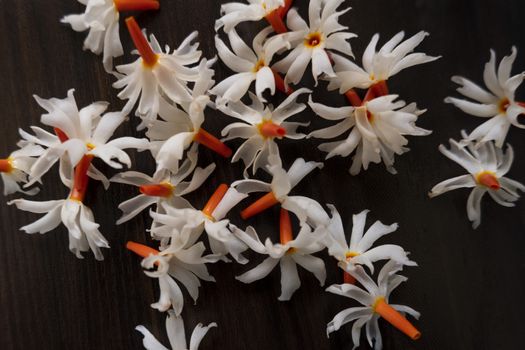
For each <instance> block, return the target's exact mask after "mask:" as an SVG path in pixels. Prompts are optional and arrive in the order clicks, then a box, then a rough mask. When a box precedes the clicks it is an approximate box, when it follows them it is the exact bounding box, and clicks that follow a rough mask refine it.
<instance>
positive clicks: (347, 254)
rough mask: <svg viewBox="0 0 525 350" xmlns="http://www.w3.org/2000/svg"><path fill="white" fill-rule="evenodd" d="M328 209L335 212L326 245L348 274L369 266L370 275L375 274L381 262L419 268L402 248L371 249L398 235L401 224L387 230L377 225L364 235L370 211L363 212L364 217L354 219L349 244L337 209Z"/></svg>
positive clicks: (388, 227) (385, 245) (358, 216)
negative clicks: (393, 233)
mask: <svg viewBox="0 0 525 350" xmlns="http://www.w3.org/2000/svg"><path fill="white" fill-rule="evenodd" d="M328 207H329V208H330V210H331V211H332V218H331V220H330V223H329V225H328V226H327V227H326V230H327V231H328V234H327V235H326V236H325V237H326V241H325V244H326V246H327V247H328V254H330V255H331V256H333V257H334V258H336V259H337V260H338V261H339V265H340V266H341V267H342V268H343V269H345V270H347V269H349V268H352V265H355V264H359V265H366V266H368V268H369V269H370V271H371V272H372V273H374V265H373V264H372V263H375V262H376V261H379V260H394V261H395V262H397V263H398V264H401V265H410V266H415V265H416V263H415V262H413V261H410V259H409V258H408V256H407V254H408V253H407V252H405V250H404V249H403V248H402V247H400V246H398V245H393V244H384V245H380V246H378V247H375V248H372V249H370V248H371V247H372V245H373V244H374V242H375V241H376V240H378V239H379V238H381V237H382V236H384V235H386V234H389V233H392V232H394V231H396V230H397V228H398V225H397V224H392V225H390V226H386V225H384V224H382V223H381V222H380V221H376V222H375V223H374V224H373V225H372V226H370V228H368V230H367V231H366V232H365V233H364V230H365V224H366V216H367V214H368V212H369V211H368V210H363V211H362V212H361V213H359V214H357V215H353V217H352V221H353V227H352V234H351V236H350V241H349V243H346V237H345V231H344V228H343V223H342V221H341V216H340V215H339V213H338V212H337V209H336V208H335V207H334V206H333V205H329V206H328ZM363 233H364V234H363Z"/></svg>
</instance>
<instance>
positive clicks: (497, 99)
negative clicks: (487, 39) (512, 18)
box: [445, 47, 525, 147]
mask: <svg viewBox="0 0 525 350" xmlns="http://www.w3.org/2000/svg"><path fill="white" fill-rule="evenodd" d="M516 55H517V50H516V48H515V47H512V53H511V55H510V56H506V57H504V58H503V59H502V60H501V62H500V64H499V67H498V71H497V73H496V54H495V53H494V51H492V50H491V51H490V61H489V62H488V63H487V64H486V65H485V70H484V72H483V80H484V82H485V85H486V86H487V88H488V89H489V91H490V92H489V91H486V90H485V89H483V88H481V87H480V86H478V85H476V84H475V83H473V82H471V81H470V80H468V79H465V78H463V77H458V76H454V77H452V81H453V82H455V83H456V84H459V85H461V87H459V88H458V89H457V91H458V92H460V93H461V94H462V95H464V96H465V97H468V98H470V99H472V100H474V101H475V102H471V101H467V100H463V99H458V98H454V97H447V98H446V99H445V102H447V103H452V104H454V105H455V106H456V107H458V108H459V109H461V110H462V111H463V112H465V113H468V114H471V115H473V116H476V117H482V118H490V119H489V120H487V121H486V122H484V123H483V124H481V125H480V126H478V127H477V128H476V129H474V130H473V131H472V132H471V133H470V135H468V137H467V138H466V139H465V142H469V141H473V140H476V141H478V142H480V143H481V142H485V141H491V140H494V141H495V142H496V146H497V147H502V146H503V143H504V142H505V138H506V137H507V133H508V131H509V128H510V126H511V125H514V126H516V127H518V128H522V129H524V128H525V125H524V124H521V123H520V122H519V121H518V116H519V115H520V114H525V105H524V104H523V103H520V102H517V101H515V100H514V94H515V92H516V89H517V88H518V87H519V86H520V85H521V83H522V82H523V79H525V72H522V73H520V74H516V75H514V76H512V77H511V76H510V74H511V70H512V64H513V63H514V60H515V59H516Z"/></svg>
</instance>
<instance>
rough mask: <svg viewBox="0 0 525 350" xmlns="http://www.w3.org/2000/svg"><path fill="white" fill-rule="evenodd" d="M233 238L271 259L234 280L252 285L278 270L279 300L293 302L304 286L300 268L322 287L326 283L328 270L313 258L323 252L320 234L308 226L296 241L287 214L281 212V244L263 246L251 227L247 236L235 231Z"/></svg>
mask: <svg viewBox="0 0 525 350" xmlns="http://www.w3.org/2000/svg"><path fill="white" fill-rule="evenodd" d="M234 234H235V235H236V236H237V237H239V238H240V239H241V240H242V241H243V242H244V243H246V245H248V246H249V247H250V248H251V249H252V250H254V251H255V252H257V253H259V254H265V255H268V257H267V258H266V259H265V260H264V261H263V262H262V263H261V264H260V265H258V266H256V267H255V268H253V269H251V270H249V271H247V272H245V273H243V274H242V275H240V276H237V277H235V278H236V279H238V280H239V281H241V282H243V283H252V282H254V281H258V280H260V279H262V278H264V277H266V276H267V275H268V274H269V273H270V272H271V271H272V270H273V269H274V268H275V267H276V266H277V264H279V265H280V268H281V295H280V296H279V298H278V299H279V300H281V301H286V300H290V299H291V297H292V295H293V293H294V292H295V291H296V290H297V289H298V288H299V287H300V286H301V281H300V279H299V275H298V272H297V265H299V266H301V267H303V268H304V269H306V270H308V271H310V272H311V273H313V274H314V276H315V277H316V278H317V280H318V281H319V283H320V285H321V286H323V285H324V282H325V279H326V269H325V265H324V262H323V260H322V259H320V258H318V257H315V256H313V255H312V254H314V253H316V252H319V251H321V250H323V249H324V245H323V244H322V240H323V233H322V231H321V230H315V231H313V232H312V229H311V228H310V226H308V225H307V224H301V229H300V231H299V233H298V234H297V236H296V237H295V238H293V233H292V228H291V224H290V217H289V214H288V212H287V211H286V210H284V209H281V216H280V243H276V244H273V243H272V241H271V240H270V239H269V238H267V239H266V241H265V244H263V243H262V242H261V241H260V239H259V237H258V236H257V232H255V230H254V229H253V228H252V227H248V228H247V230H246V232H244V231H242V230H240V229H238V228H234Z"/></svg>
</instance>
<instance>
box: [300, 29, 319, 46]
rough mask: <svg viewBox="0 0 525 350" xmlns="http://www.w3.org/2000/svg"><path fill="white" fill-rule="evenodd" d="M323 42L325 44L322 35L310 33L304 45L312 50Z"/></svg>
mask: <svg viewBox="0 0 525 350" xmlns="http://www.w3.org/2000/svg"><path fill="white" fill-rule="evenodd" d="M322 42H323V38H322V36H321V33H319V32H315V33H310V34H308V36H307V37H306V39H304V44H305V45H306V46H307V47H310V48H314V47H317V46H319V45H321V43H322Z"/></svg>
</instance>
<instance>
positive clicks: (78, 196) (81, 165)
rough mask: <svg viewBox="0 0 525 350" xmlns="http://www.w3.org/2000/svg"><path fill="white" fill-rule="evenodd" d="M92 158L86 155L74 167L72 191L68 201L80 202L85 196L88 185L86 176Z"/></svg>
mask: <svg viewBox="0 0 525 350" xmlns="http://www.w3.org/2000/svg"><path fill="white" fill-rule="evenodd" d="M92 160H93V156H92V155H90V154H88V155H85V156H84V157H82V159H81V160H80V162H78V164H77V166H76V167H75V174H74V176H73V189H72V190H71V195H70V196H69V198H70V199H73V200H77V201H79V202H82V201H83V200H84V197H85V196H86V191H87V187H88V184H89V176H88V174H87V172H88V169H89V166H90V165H91V161H92Z"/></svg>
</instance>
